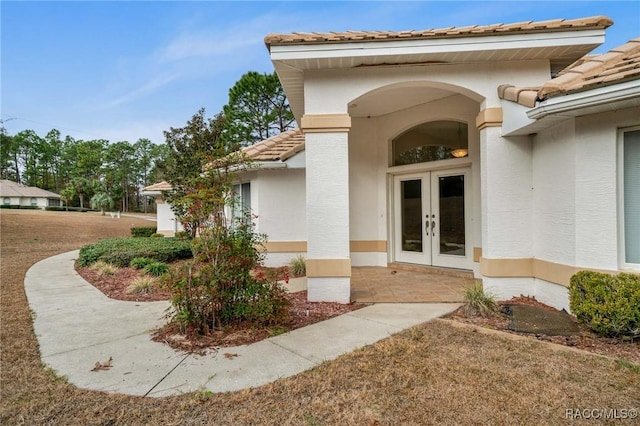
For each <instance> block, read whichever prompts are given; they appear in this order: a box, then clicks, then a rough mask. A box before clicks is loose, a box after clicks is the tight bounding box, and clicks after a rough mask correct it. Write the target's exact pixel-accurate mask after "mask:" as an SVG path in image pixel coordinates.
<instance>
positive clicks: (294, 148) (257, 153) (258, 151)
mask: <svg viewBox="0 0 640 426" xmlns="http://www.w3.org/2000/svg"><path fill="white" fill-rule="evenodd" d="M302 150H304V134H303V133H302V131H301V130H300V129H291V130H287V131H285V132H282V133H280V134H278V135H275V136H272V137H270V138H269V139H265V140H263V141H261V142H258V143H256V144H254V145H251V146H248V147H246V148H244V149H243V150H242V152H243V153H244V154H245V155H246V156H247V157H248V158H250V159H252V160H254V161H285V160H287V159H288V158H291V157H293V156H294V155H295V154H296V153H298V152H300V151H302Z"/></svg>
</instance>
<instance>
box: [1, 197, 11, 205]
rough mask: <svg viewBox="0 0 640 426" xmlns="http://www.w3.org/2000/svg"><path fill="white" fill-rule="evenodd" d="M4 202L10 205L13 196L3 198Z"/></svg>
mask: <svg viewBox="0 0 640 426" xmlns="http://www.w3.org/2000/svg"><path fill="white" fill-rule="evenodd" d="M2 204H4V205H5V206H8V205H9V204H11V198H9V197H4V198H3V199H2Z"/></svg>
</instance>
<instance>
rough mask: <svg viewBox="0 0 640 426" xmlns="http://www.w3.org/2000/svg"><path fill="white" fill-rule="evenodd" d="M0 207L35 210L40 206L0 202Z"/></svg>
mask: <svg viewBox="0 0 640 426" xmlns="http://www.w3.org/2000/svg"><path fill="white" fill-rule="evenodd" d="M0 208H2V209H22V210H37V209H39V208H40V207H38V206H21V205H18V204H0Z"/></svg>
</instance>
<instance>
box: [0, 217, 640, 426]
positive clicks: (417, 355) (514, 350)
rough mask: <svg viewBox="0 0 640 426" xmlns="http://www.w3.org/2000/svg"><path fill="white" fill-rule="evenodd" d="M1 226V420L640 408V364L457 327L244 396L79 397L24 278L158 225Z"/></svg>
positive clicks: (304, 419)
mask: <svg viewBox="0 0 640 426" xmlns="http://www.w3.org/2000/svg"><path fill="white" fill-rule="evenodd" d="M0 220H1V226H2V233H1V236H0V237H1V246H0V249H1V251H0V256H1V260H2V262H1V265H0V267H1V273H2V298H1V299H0V308H1V309H0V320H1V321H0V331H1V338H2V340H1V342H2V352H1V354H0V357H1V358H0V362H1V365H2V370H1V376H0V401H2V403H1V404H0V424H7V425H13V424H30V425H31V424H37V425H40V424H62V425H67V424H72V425H75V424H88V425H89V424H90V425H141V424H152V425H155V424H158V425H193V424H277V425H283V424H284V425H334V424H363V425H373V424H377V425H398V424H415V425H417V424H420V425H422V424H425V425H428V424H452V423H458V424H536V425H545V424H550V425H558V424H573V423H575V422H573V421H570V420H568V419H566V418H565V409H567V408H574V407H578V408H600V407H602V408H620V409H621V408H633V407H635V408H640V371H638V369H637V368H635V367H633V366H631V365H628V364H625V363H620V362H616V361H613V360H610V359H606V358H601V357H597V356H592V355H582V354H575V353H568V352H564V351H560V352H556V351H553V350H551V349H550V348H549V347H547V346H546V345H545V344H543V343H540V342H537V341H534V340H531V341H513V340H510V339H506V338H502V337H498V336H486V335H483V334H481V333H477V332H473V331H472V329H458V328H455V327H452V326H451V325H449V324H447V323H446V322H432V323H428V324H425V325H423V326H420V327H416V328H414V329H411V330H407V331H406V332H403V333H400V334H398V335H396V336H393V337H391V338H389V339H386V340H384V341H382V342H379V343H378V344H375V345H371V346H369V347H367V348H364V349H362V350H358V351H356V352H354V353H352V354H350V355H346V356H343V357H341V358H339V359H338V360H336V361H333V362H327V363H324V364H322V365H321V366H319V367H317V368H315V369H313V370H311V371H307V372H305V373H302V374H299V375H297V376H295V377H291V378H288V379H283V380H279V381H277V382H275V383H272V384H269V385H266V386H262V387H260V388H257V389H251V390H246V391H241V392H234V393H226V394H209V393H207V392H204V391H203V392H197V393H194V394H190V395H184V396H180V397H171V398H159V399H151V398H141V397H132V396H124V395H114V394H105V393H100V392H93V391H85V390H81V389H77V388H75V387H74V386H72V385H70V384H68V383H66V382H65V381H64V380H59V379H57V378H56V376H55V375H54V374H51V373H50V372H48V371H47V370H46V369H45V368H44V367H43V365H42V362H41V360H40V354H39V351H38V344H37V340H36V338H35V336H34V333H33V328H32V321H31V313H30V311H29V307H28V304H27V300H26V297H25V293H24V287H23V280H24V275H25V273H26V271H27V269H28V268H29V266H31V265H32V264H33V263H35V262H36V261H38V260H41V259H43V258H45V257H49V256H52V255H54V254H57V253H61V252H65V251H68V250H72V249H76V248H79V247H80V246H82V245H83V244H86V243H89V242H94V241H97V240H98V239H100V238H106V237H117V236H126V235H128V233H129V228H130V227H131V226H132V224H134V223H135V224H137V226H144V224H145V223H147V222H143V221H141V220H135V219H130V218H124V217H123V219H121V220H117V219H110V218H109V217H108V216H106V217H102V216H100V215H99V214H89V213H87V214H78V213H66V212H40V211H28V210H25V211H20V210H16V211H10V210H2V211H0ZM81 320H82V319H81V318H78V321H81ZM203 374H206V373H203ZM594 423H595V422H594ZM611 423H614V422H611ZM615 423H617V424H619V423H620V421H616V422H615ZM628 424H631V423H628Z"/></svg>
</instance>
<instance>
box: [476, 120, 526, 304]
mask: <svg viewBox="0 0 640 426" xmlns="http://www.w3.org/2000/svg"><path fill="white" fill-rule="evenodd" d="M476 125H477V127H478V129H479V130H480V167H481V183H480V186H481V210H482V257H481V259H480V272H481V274H482V276H483V284H484V287H485V289H488V290H489V291H491V292H492V293H494V294H496V295H497V296H498V297H499V298H510V297H512V296H514V295H515V296H517V295H520V294H525V295H529V294H534V293H533V290H534V289H533V274H532V266H531V265H532V263H531V261H532V256H533V233H532V229H533V212H532V206H533V188H532V186H533V181H532V167H533V166H532V148H531V140H530V138H529V137H527V136H516V137H503V136H502V134H501V132H502V109H501V108H487V109H485V110H483V111H481V112H480V113H479V114H478V117H477V118H476Z"/></svg>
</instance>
